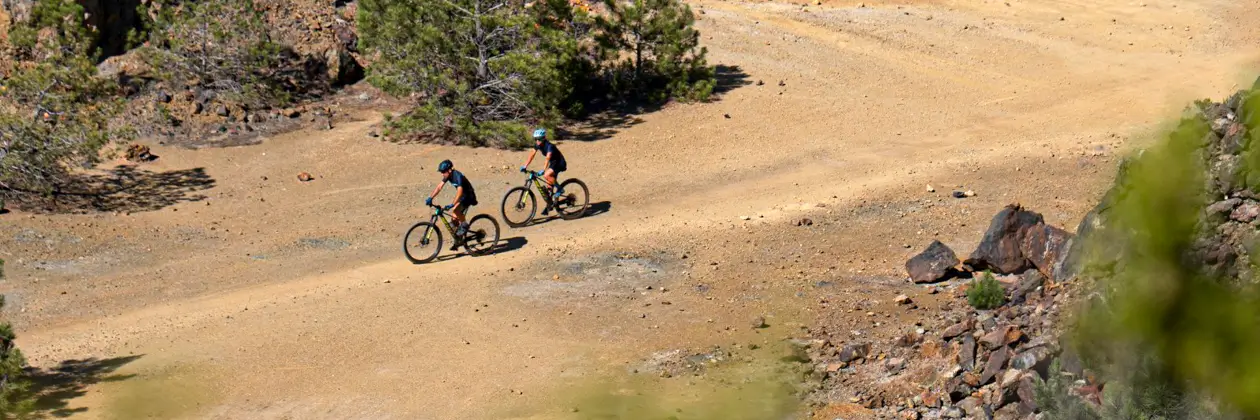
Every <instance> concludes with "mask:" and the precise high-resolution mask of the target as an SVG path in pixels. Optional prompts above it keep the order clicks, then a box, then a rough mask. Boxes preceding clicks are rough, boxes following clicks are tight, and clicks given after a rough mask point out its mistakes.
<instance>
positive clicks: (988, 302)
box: [967, 271, 1006, 309]
mask: <svg viewBox="0 0 1260 420" xmlns="http://www.w3.org/2000/svg"><path fill="white" fill-rule="evenodd" d="M967 303H970V304H971V306H972V307H973V308H976V309H994V308H997V307H999V306H1002V304H1004V303H1006V292H1005V291H1003V290H1002V285H1001V284H998V281H997V280H996V279H994V278H993V273H990V272H988V271H985V272H984V274H982V275H980V279H979V280H973V281H972V282H971V289H969V290H967Z"/></svg>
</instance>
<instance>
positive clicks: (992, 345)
mask: <svg viewBox="0 0 1260 420" xmlns="http://www.w3.org/2000/svg"><path fill="white" fill-rule="evenodd" d="M1023 339H1024V332H1023V331H1020V329H1019V327H1018V326H1015V325H1006V326H1004V327H1001V328H997V329H994V330H993V331H990V332H989V333H988V334H985V335H984V336H983V337H980V343H981V344H983V345H984V348H985V349H988V350H996V349H997V348H998V347H1005V346H1007V345H1010V344H1011V343H1017V342H1019V341H1021V340H1023Z"/></svg>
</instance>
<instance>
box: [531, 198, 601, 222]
mask: <svg viewBox="0 0 1260 420" xmlns="http://www.w3.org/2000/svg"><path fill="white" fill-rule="evenodd" d="M609 210H612V203H610V202H607V201H600V202H597V203H591V205H589V206H587V207H586V213H585V214H583V215H582V217H579V218H578V219H585V218H587V217H592V216H599V215H601V214H604V213H608V211H609ZM553 220H560V216H558V215H556V214H554V213H552V214H551V215H549V216H547V217H535V218H534V219H533V220H531V221H530V222H529V224H526V225H524V226H521V227H522V228H524V227H530V226H538V225H541V224H545V223H550V222H551V221H553ZM574 220H576V219H574Z"/></svg>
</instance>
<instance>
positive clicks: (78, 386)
mask: <svg viewBox="0 0 1260 420" xmlns="http://www.w3.org/2000/svg"><path fill="white" fill-rule="evenodd" d="M140 357H142V356H141V355H135V356H125V357H114V358H109V359H95V358H93V359H84V360H67V361H64V362H61V364H60V365H57V367H55V368H52V369H31V370H30V371H28V375H29V376H30V378H31V388H30V393H31V395H32V396H34V397H35V412H34V413H33V414H35V415H36V416H40V417H43V416H47V417H70V416H74V415H77V414H82V413H83V412H85V411H87V408H83V407H78V408H70V401H71V400H73V399H75V398H78V397H82V396H83V395H86V394H87V392H88V388H90V387H91V386H93V385H96V384H99V383H106V382H118V381H125V380H128V379H131V378H133V377H135V375H119V374H115V373H114V372H115V371H117V370H118V369H119V368H121V367H123V366H125V365H127V364H128V363H131V362H134V361H136V360H137V359H139V358H140Z"/></svg>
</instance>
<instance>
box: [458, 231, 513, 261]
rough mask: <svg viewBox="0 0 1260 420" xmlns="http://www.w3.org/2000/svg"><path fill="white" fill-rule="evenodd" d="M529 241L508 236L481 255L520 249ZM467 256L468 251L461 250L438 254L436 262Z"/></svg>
mask: <svg viewBox="0 0 1260 420" xmlns="http://www.w3.org/2000/svg"><path fill="white" fill-rule="evenodd" d="M527 243H529V240H527V239H525V238H524V237H522V236H516V237H512V238H507V239H500V240H499V243H498V244H496V245H495V246H494V248H490V251H489V252H487V253H486V254H485V255H481V256H483V257H484V256H487V255H497V254H502V253H505V252H512V251H515V250H518V249H521V248H523V247H525V244H527ZM461 249H462V248H461ZM467 256H469V255H468V253H467V252H460V253H458V254H447V255H441V256H438V257H437V260H435V262H440V261H450V260H454V259H457V258H463V257H467Z"/></svg>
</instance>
